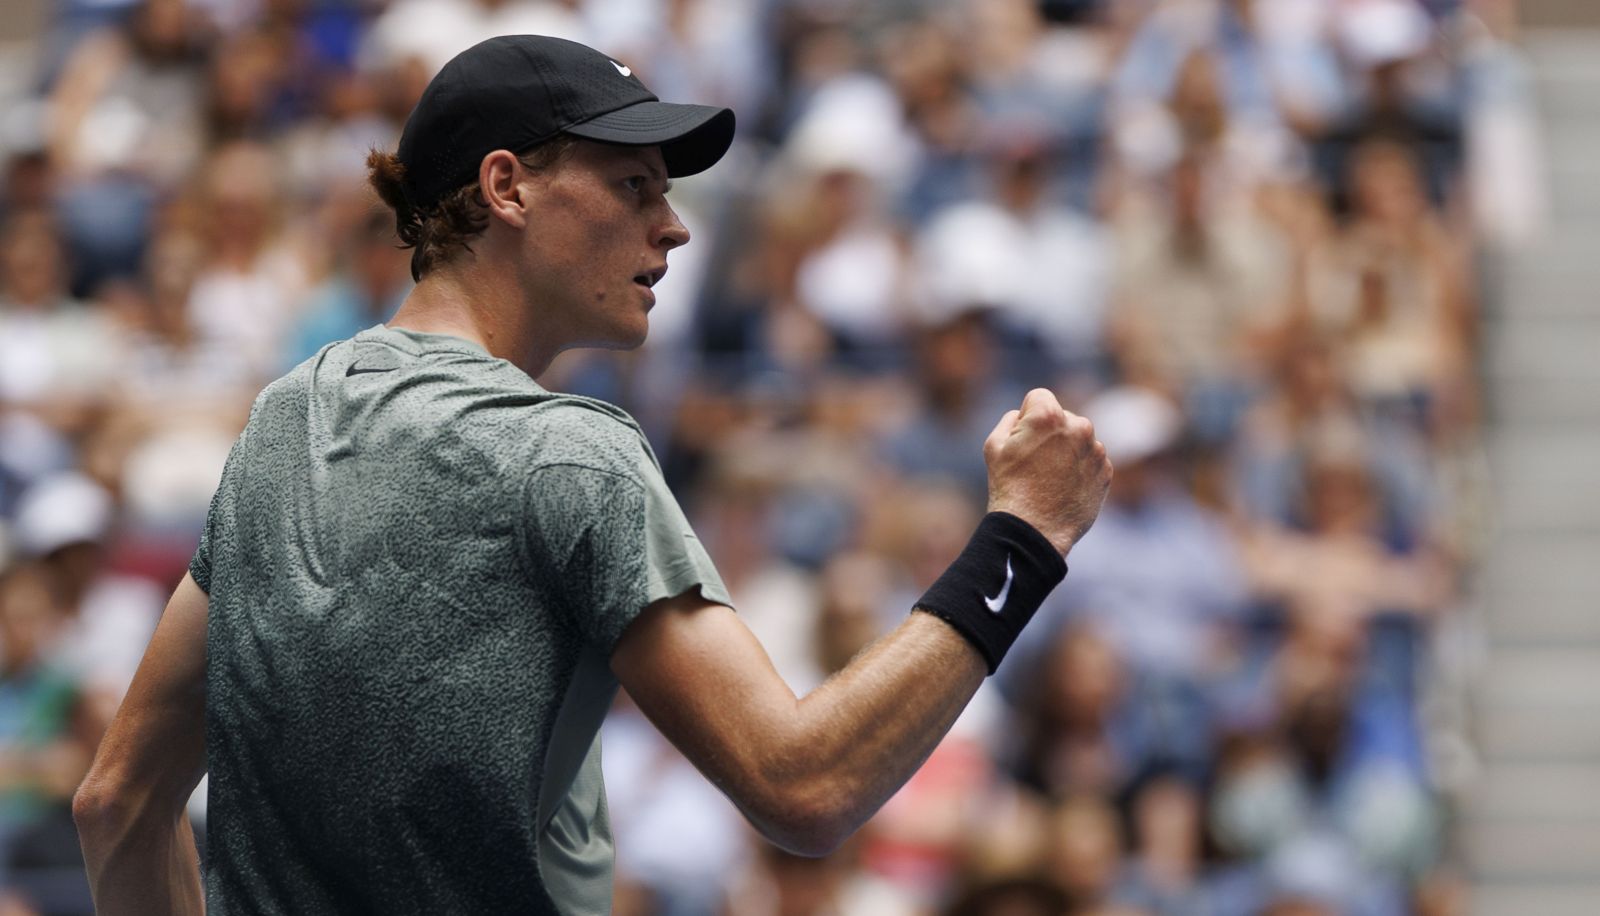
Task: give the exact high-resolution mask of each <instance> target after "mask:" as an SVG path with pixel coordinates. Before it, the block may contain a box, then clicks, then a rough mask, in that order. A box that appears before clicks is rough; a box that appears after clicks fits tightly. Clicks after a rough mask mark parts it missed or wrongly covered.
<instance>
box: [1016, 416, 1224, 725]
mask: <svg viewBox="0 0 1600 916" xmlns="http://www.w3.org/2000/svg"><path fill="white" fill-rule="evenodd" d="M1083 412H1084V415H1085V416H1088V417H1092V418H1093V420H1094V424H1095V432H1096V433H1097V434H1098V435H1099V437H1100V441H1101V442H1103V443H1105V446H1106V452H1107V454H1109V455H1111V456H1112V459H1111V460H1112V462H1113V463H1114V464H1115V465H1116V468H1117V477H1116V480H1115V481H1113V482H1112V485H1111V492H1110V494H1109V496H1108V497H1107V499H1106V504H1105V507H1104V508H1103V509H1102V510H1101V513H1100V518H1099V520H1098V521H1096V522H1095V526H1094V528H1093V529H1091V530H1090V532H1089V534H1087V535H1084V538H1083V540H1081V541H1079V542H1078V544H1077V546H1076V547H1074V548H1073V557H1074V560H1073V567H1072V575H1070V576H1069V577H1068V578H1067V580H1066V581H1065V582H1063V583H1062V585H1061V586H1060V587H1059V588H1057V589H1056V592H1055V594H1054V595H1052V596H1051V598H1050V600H1049V601H1048V602H1047V603H1046V605H1045V608H1044V609H1043V610H1041V613H1042V614H1049V615H1052V619H1054V620H1056V621H1058V622H1064V621H1065V620H1068V619H1076V620H1080V621H1082V622H1083V623H1084V625H1086V626H1089V627H1091V628H1093V629H1094V630H1095V631H1097V632H1099V633H1101V634H1103V636H1104V637H1105V638H1106V639H1107V641H1108V642H1109V643H1110V644H1111V645H1112V646H1113V647H1115V649H1116V650H1117V652H1118V653H1119V654H1120V655H1121V656H1122V657H1123V658H1124V659H1126V661H1127V663H1128V665H1129V666H1130V668H1131V669H1132V671H1133V672H1134V674H1135V675H1136V676H1138V677H1140V678H1143V679H1146V680H1147V681H1153V682H1158V683H1167V684H1170V685H1172V686H1173V688H1174V689H1175V690H1177V691H1178V693H1179V694H1180V695H1183V696H1187V695H1189V693H1190V688H1191V687H1192V686H1194V685H1197V684H1201V683H1204V682H1206V681H1207V680H1209V679H1210V678H1211V677H1213V676H1215V674H1216V672H1217V670H1218V668H1219V666H1222V665H1224V664H1225V662H1226V659H1228V658H1229V657H1230V653H1231V649H1230V643H1231V640H1232V631H1233V630H1234V628H1235V626H1236V624H1237V622H1238V619H1239V617H1240V615H1241V614H1242V612H1243V610H1244V606H1245V601H1246V591H1245V584H1244V578H1243V574H1242V571H1241V569H1240V567H1239V560H1238V557H1237V555H1236V552H1235V548H1234V544H1233V539H1232V537H1231V536H1230V535H1229V533H1228V530H1227V528H1226V526H1225V525H1224V523H1223V521H1222V519H1220V518H1217V517H1215V516H1213V515H1212V514H1211V513H1209V512H1208V511H1206V510H1204V509H1202V508H1201V507H1200V506H1199V505H1197V504H1196V503H1195V502H1194V500H1193V499H1192V498H1191V497H1190V496H1189V495H1188V494H1187V493H1186V492H1185V491H1184V489H1183V486H1182V484H1181V482H1180V480H1179V479H1178V477H1177V476H1176V475H1175V474H1174V467H1173V464H1172V461H1171V450H1172V448H1173V447H1174V446H1175V445H1176V444H1177V440H1178V436H1179V434H1180V432H1181V428H1182V422H1183V421H1182V416H1181V414H1180V413H1179V412H1178V410H1177V408H1175V407H1173V406H1172V404H1171V403H1170V402H1169V401H1167V400H1166V399H1165V398H1164V397H1162V396H1161V395H1159V394H1156V393H1155V392H1153V391H1149V390H1145V389H1139V388H1132V387H1126V388H1117V389H1112V390H1110V391H1107V392H1105V393H1102V394H1101V395H1099V396H1097V397H1096V398H1095V399H1094V400H1092V401H1090V402H1089V403H1087V404H1085V405H1084V406H1083ZM1039 629H1040V632H1041V634H1045V633H1048V632H1050V630H1049V628H1048V627H1040V628H1039ZM1193 700H1194V698H1193V697H1189V699H1187V700H1180V701H1179V702H1181V703H1189V702H1193Z"/></svg>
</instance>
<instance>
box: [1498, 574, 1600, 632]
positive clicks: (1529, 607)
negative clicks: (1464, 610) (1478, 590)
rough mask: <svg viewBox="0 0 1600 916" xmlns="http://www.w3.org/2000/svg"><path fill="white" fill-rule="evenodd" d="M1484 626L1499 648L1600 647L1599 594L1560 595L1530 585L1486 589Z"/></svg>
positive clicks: (1599, 591) (1508, 584) (1596, 592)
mask: <svg viewBox="0 0 1600 916" xmlns="http://www.w3.org/2000/svg"><path fill="white" fill-rule="evenodd" d="M1485 592H1486V595H1485V598H1484V605H1485V608H1486V613H1485V616H1484V620H1485V625H1486V627H1487V628H1488V631H1489V634H1488V635H1489V637H1490V638H1491V639H1493V640H1494V641H1495V642H1496V643H1497V644H1499V645H1504V646H1515V647H1519V648H1538V647H1554V648H1559V647H1562V646H1572V647H1579V648H1589V647H1600V590H1593V591H1588V592H1575V591H1558V590H1551V589H1550V588H1547V587H1543V586H1541V585H1533V584H1528V583H1517V584H1514V585H1513V584H1510V583H1506V584H1491V585H1489V586H1487V587H1486V589H1485Z"/></svg>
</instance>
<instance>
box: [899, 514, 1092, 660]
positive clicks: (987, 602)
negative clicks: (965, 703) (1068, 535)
mask: <svg viewBox="0 0 1600 916" xmlns="http://www.w3.org/2000/svg"><path fill="white" fill-rule="evenodd" d="M1066 575H1067V561H1066V560H1064V559H1062V557H1061V554H1060V553H1059V552H1057V550H1056V548H1055V545H1053V544H1051V543H1050V541H1049V539H1048V538H1046V537H1045V536H1044V535H1042V534H1040V533H1039V530H1038V529H1037V528H1035V527H1033V526H1032V525H1030V524H1028V523H1027V522H1025V521H1023V520H1022V519H1020V518H1017V517H1016V516H1015V515H1012V514H1011V513H1009V512H990V513H989V514H988V515H985V516H984V517H983V521H982V522H979V523H978V530H977V531H975V532H973V535H972V540H970V541H968V542H967V546H966V549H965V550H963V551H961V556H959V557H956V561H955V562H954V563H951V564H950V568H949V569H946V570H945V571H944V575H942V576H940V577H939V581H937V582H935V583H933V585H932V586H931V587H930V588H929V589H928V591H927V593H926V594H924V595H923V596H922V599H921V600H920V601H918V602H917V610H920V611H926V612H927V613H929V614H932V615H933V616H935V617H938V618H939V619H940V620H943V621H944V622H946V623H948V624H950V625H951V626H952V627H955V628H956V631H957V632H959V633H960V634H961V635H962V636H965V637H966V638H967V641H968V642H970V643H972V645H973V646H974V647H975V648H976V649H977V650H978V652H979V653H981V654H982V655H983V658H984V660H985V661H986V662H988V663H989V673H990V674H993V673H994V672H995V669H996V668H999V667H1000V660H1001V659H1002V658H1005V655H1006V650H1008V649H1010V648H1011V644H1012V643H1014V642H1016V641H1017V636H1018V634H1020V633H1021V632H1022V628H1023V627H1025V626H1027V625H1028V621H1029V620H1032V619H1033V613H1034V611H1037V610H1038V609H1039V605H1040V604H1041V603H1043V602H1044V599H1045V596H1046V595H1048V594H1050V590H1051V589H1053V588H1055V587H1056V585H1058V584H1059V583H1060V582H1061V580H1062V579H1063V578H1065V577H1066Z"/></svg>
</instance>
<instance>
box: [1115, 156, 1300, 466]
mask: <svg viewBox="0 0 1600 916" xmlns="http://www.w3.org/2000/svg"><path fill="white" fill-rule="evenodd" d="M1210 165H1211V163H1210V162H1209V161H1208V160H1206V159H1203V158H1200V157H1198V156H1187V157H1185V158H1183V159H1181V160H1180V161H1179V162H1178V163H1177V165H1175V166H1174V167H1173V168H1172V170H1171V172H1170V173H1169V174H1168V176H1167V181H1166V184H1165V186H1164V188H1163V195H1162V196H1161V197H1160V198H1158V199H1156V200H1153V201H1141V200H1139V199H1138V198H1137V197H1134V198H1132V199H1129V200H1128V201H1127V202H1126V205H1125V206H1124V207H1123V209H1122V214H1121V216H1120V218H1119V227H1118V238H1117V242H1118V248H1117V267H1116V278H1115V286H1114V293H1113V296H1114V303H1115V304H1114V307H1113V308H1114V312H1113V319H1112V321H1113V328H1112V332H1111V333H1112V346H1113V348H1114V351H1115V353H1116V355H1117V358H1118V361H1119V363H1120V364H1121V366H1122V367H1123V370H1124V372H1125V373H1127V375H1128V376H1129V377H1130V378H1131V379H1134V380H1136V381H1140V382H1142V383H1144V384H1147V385H1153V386H1157V387H1160V388H1162V389H1164V390H1167V391H1170V392H1173V393H1175V394H1177V393H1181V396H1182V397H1183V401H1184V406H1185V408H1186V410H1187V412H1188V413H1189V416H1190V419H1191V422H1193V423H1194V424H1195V430H1196V432H1197V433H1199V434H1200V436H1201V437H1202V438H1203V439H1205V440H1207V441H1221V440H1223V439H1225V438H1227V437H1228V436H1229V435H1230V434H1231V432H1232V429H1233V424H1234V423H1235V422H1236V420H1237V417H1238V414H1239V412H1240V411H1241V410H1242V409H1243V407H1244V405H1245V404H1246V403H1247V402H1248V400H1249V399H1250V397H1251V394H1252V392H1253V389H1254V388H1255V387H1256V386H1257V385H1258V384H1259V379H1260V376H1261V374H1262V373H1263V372H1264V370H1265V368H1266V366H1267V353H1265V352H1264V344H1265V342H1266V341H1269V340H1270V339H1271V335H1272V332H1274V331H1275V330H1276V329H1277V328H1278V327H1279V326H1280V325H1281V324H1282V323H1283V322H1284V320H1285V319H1286V314H1287V313H1286V306H1287V305H1288V304H1289V302H1290V286H1289V282H1290V279H1291V275H1290V272H1289V271H1288V270H1287V265H1288V264H1289V263H1290V259H1289V249H1288V248H1287V247H1286V245H1285V244H1284V243H1283V241H1282V240H1281V239H1280V238H1278V237H1276V236H1275V235H1274V234H1273V233H1271V231H1270V230H1269V228H1268V226H1267V225H1266V224H1265V223H1264V222H1263V220H1262V219H1260V217H1259V216H1258V215H1257V213H1256V212H1255V210H1254V204H1253V199H1251V198H1237V197H1236V198H1234V199H1232V200H1231V201H1229V200H1223V199H1222V198H1220V197H1219V196H1218V195H1217V191H1218V189H1217V187H1216V186H1215V184H1214V183H1213V182H1212V181H1211V180H1210V179H1211V173H1210V171H1209V167H1210Z"/></svg>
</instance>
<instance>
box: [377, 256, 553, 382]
mask: <svg viewBox="0 0 1600 916" xmlns="http://www.w3.org/2000/svg"><path fill="white" fill-rule="evenodd" d="M479 273H480V272H478V271H474V270H471V269H470V268H456V267H454V266H448V267H445V268H443V269H435V270H434V271H433V272H430V273H429V274H428V276H426V277H423V278H422V280H421V281H419V282H418V283H417V285H416V287H415V288H414V289H412V290H411V293H410V294H409V295H407V296H406V298H405V301H404V302H403V303H401V305H400V308H399V309H398V310H397V311H396V312H395V314H394V317H393V318H391V319H389V322H388V326H389V327H393V328H406V329H409V330H412V331H422V332H423V333H427V334H448V335H450V336H452V337H460V338H462V339H463V340H470V341H472V342H473V343H475V344H477V345H479V346H481V347H483V348H484V349H485V350H487V351H488V352H489V355H491V356H497V357H499V358H501V359H504V360H507V361H509V362H510V363H512V364H513V365H515V366H516V367H517V368H519V369H521V370H522V371H523V372H526V373H527V374H528V376H529V377H530V378H538V377H539V376H540V375H541V374H543V373H544V371H545V369H547V368H549V366H550V361H551V360H553V359H555V357H556V354H558V353H559V352H561V348H560V346H559V335H551V334H550V333H549V332H550V329H542V330H543V331H544V333H543V334H540V333H536V328H535V326H534V324H535V319H536V316H533V315H531V314H528V313H527V310H526V309H522V308H519V307H518V306H519V303H518V301H517V297H516V294H515V290H514V289H511V288H509V278H507V277H505V276H503V275H502V276H499V277H490V276H479V275H478V274H479Z"/></svg>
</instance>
